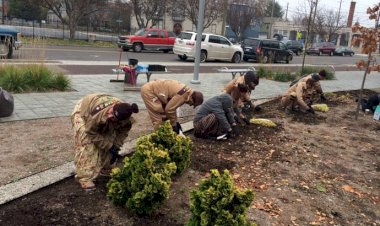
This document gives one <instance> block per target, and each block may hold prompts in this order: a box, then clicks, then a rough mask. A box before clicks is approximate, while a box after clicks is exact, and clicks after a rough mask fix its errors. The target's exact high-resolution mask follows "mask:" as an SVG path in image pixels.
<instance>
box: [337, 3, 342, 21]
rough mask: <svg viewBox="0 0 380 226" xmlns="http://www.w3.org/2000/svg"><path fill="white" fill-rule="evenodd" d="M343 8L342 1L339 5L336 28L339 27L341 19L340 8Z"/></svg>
mask: <svg viewBox="0 0 380 226" xmlns="http://www.w3.org/2000/svg"><path fill="white" fill-rule="evenodd" d="M341 7H342V0H340V3H339V10H338V17H337V18H336V26H337V27H338V26H339V19H340V8H341Z"/></svg>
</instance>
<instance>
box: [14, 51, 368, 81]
mask: <svg viewBox="0 0 380 226" xmlns="http://www.w3.org/2000/svg"><path fill="white" fill-rule="evenodd" d="M120 54H121V64H126V63H127V62H128V59H129V58H133V59H138V60H139V62H140V63H148V64H152V63H157V64H163V65H167V66H168V67H170V71H172V72H177V73H190V72H192V71H193V67H194V61H193V60H187V61H185V62H184V61H181V60H179V59H178V57H177V56H176V55H175V54H173V53H171V52H170V53H162V52H142V53H135V52H131V51H129V52H120V50H119V49H118V48H116V47H115V48H94V47H72V46H69V47H67V46H42V47H36V46H23V47H22V48H21V49H20V50H18V51H17V52H16V56H15V58H16V60H21V61H25V60H43V61H46V62H64V63H63V65H62V67H63V68H64V69H66V70H68V71H69V72H70V73H74V74H75V73H77V74H82V73H88V74H107V73H110V71H111V69H112V68H115V66H117V65H118V64H119V57H120ZM364 58H365V56H364V55H361V54H360V55H359V54H358V55H355V56H353V57H350V56H345V57H342V56H332V57H331V56H309V55H307V56H306V58H305V64H308V65H332V66H334V67H335V68H336V70H347V69H348V68H350V69H354V66H355V63H356V62H357V61H358V60H360V59H364ZM302 60H303V56H302V55H301V56H294V59H293V61H291V63H290V64H289V65H290V66H296V65H298V66H299V65H301V64H302ZM223 66H227V67H229V68H247V67H251V66H254V67H257V66H271V67H272V65H269V64H265V65H263V64H258V63H255V62H241V63H239V64H232V63H231V62H220V61H218V62H216V61H211V62H206V63H202V64H201V69H200V72H201V73H206V72H215V71H216V70H217V69H218V68H220V67H223ZM283 66H288V65H287V64H274V65H273V67H276V68H278V67H283Z"/></svg>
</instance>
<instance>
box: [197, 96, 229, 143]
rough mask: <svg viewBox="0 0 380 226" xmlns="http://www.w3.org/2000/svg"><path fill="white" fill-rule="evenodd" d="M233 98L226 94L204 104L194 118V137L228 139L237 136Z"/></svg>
mask: <svg viewBox="0 0 380 226" xmlns="http://www.w3.org/2000/svg"><path fill="white" fill-rule="evenodd" d="M232 102H233V101H232V97H231V96H230V95H228V94H226V93H224V94H221V95H219V96H215V97H212V98H210V99H208V100H207V101H206V102H204V103H203V104H202V105H201V107H200V108H199V110H198V111H197V113H196V114H195V117H194V136H195V137H198V138H209V137H216V136H218V135H220V134H224V135H225V136H224V137H226V138H228V137H233V136H235V135H236V122H235V120H234V112H233V103H232Z"/></svg>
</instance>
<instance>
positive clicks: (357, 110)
mask: <svg viewBox="0 0 380 226" xmlns="http://www.w3.org/2000/svg"><path fill="white" fill-rule="evenodd" d="M370 59H371V52H370V53H369V54H368V62H367V68H366V69H365V72H364V76H363V81H362V86H361V88H360V94H359V100H358V104H357V106H356V112H355V120H358V116H359V110H360V104H361V102H362V99H363V88H364V83H365V79H366V77H367V74H368V70H369V63H370V62H371V60H370Z"/></svg>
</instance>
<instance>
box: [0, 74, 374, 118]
mask: <svg viewBox="0 0 380 226" xmlns="http://www.w3.org/2000/svg"><path fill="white" fill-rule="evenodd" d="M363 74H364V72H363V71H352V72H349V71H348V72H343V71H339V72H336V78H337V79H336V80H329V81H322V82H321V84H322V88H323V90H324V92H333V91H342V90H356V89H360V86H361V83H362V78H363ZM69 77H70V78H71V79H72V84H73V88H74V89H75V90H76V91H72V92H53V93H27V94H13V97H14V100H15V110H14V113H13V114H12V115H11V116H10V117H4V118H0V123H1V122H7V121H17V120H27V119H41V118H51V117H59V116H69V115H70V114H71V112H72V110H73V108H74V105H75V103H76V102H77V101H78V100H79V99H80V98H82V97H83V96H85V95H87V94H90V93H95V92H105V93H108V94H112V95H115V96H117V97H119V98H121V99H124V100H126V101H128V102H135V103H137V104H138V105H139V107H140V108H141V109H145V106H144V103H143V101H142V99H141V96H140V92H139V91H124V83H122V82H112V83H111V82H110V79H116V75H110V74H104V75H69ZM123 77H124V75H119V79H122V78H123ZM152 79H153V80H154V79H175V80H178V81H181V82H183V83H185V84H187V85H188V86H190V87H192V88H194V89H195V90H199V91H201V92H203V94H204V96H205V98H206V99H207V98H210V97H212V96H215V95H217V94H219V93H221V92H222V89H223V87H224V85H225V84H227V83H228V82H229V81H231V74H229V73H210V74H200V76H199V80H200V81H201V84H191V83H190V82H191V80H192V79H193V74H153V75H152ZM144 83H146V75H145V74H144V75H139V77H138V80H137V85H138V86H141V85H143V84H144ZM288 84H289V83H288V82H276V81H271V80H267V79H261V80H260V84H259V86H257V87H256V89H255V90H254V91H253V93H252V98H253V99H261V98H271V97H275V96H278V95H281V94H282V93H284V92H285V90H286V89H287V88H288ZM364 87H365V88H366V89H373V88H379V87H380V74H379V73H376V72H372V73H371V74H370V75H369V76H367V80H366V83H365V86H364Z"/></svg>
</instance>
